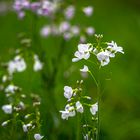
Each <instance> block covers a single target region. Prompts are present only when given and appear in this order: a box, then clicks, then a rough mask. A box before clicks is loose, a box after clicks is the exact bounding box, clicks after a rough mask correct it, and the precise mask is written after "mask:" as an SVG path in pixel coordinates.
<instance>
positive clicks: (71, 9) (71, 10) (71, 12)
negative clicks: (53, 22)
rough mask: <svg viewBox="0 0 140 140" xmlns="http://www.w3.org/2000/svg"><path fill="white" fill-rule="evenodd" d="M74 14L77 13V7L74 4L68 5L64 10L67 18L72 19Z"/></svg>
mask: <svg viewBox="0 0 140 140" xmlns="http://www.w3.org/2000/svg"><path fill="white" fill-rule="evenodd" d="M74 14H75V7H74V6H72V5H70V6H68V7H67V8H66V9H65V11H64V15H65V18H66V19H72V18H73V16H74Z"/></svg>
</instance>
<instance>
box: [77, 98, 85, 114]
mask: <svg viewBox="0 0 140 140" xmlns="http://www.w3.org/2000/svg"><path fill="white" fill-rule="evenodd" d="M76 110H77V112H80V113H83V112H84V108H83V106H82V104H81V103H80V102H79V101H77V102H76Z"/></svg>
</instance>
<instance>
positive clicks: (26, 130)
mask: <svg viewBox="0 0 140 140" xmlns="http://www.w3.org/2000/svg"><path fill="white" fill-rule="evenodd" d="M31 127H32V124H30V123H28V124H23V126H22V128H23V131H24V132H28V130H29V128H31Z"/></svg>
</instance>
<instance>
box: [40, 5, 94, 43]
mask: <svg viewBox="0 0 140 140" xmlns="http://www.w3.org/2000/svg"><path fill="white" fill-rule="evenodd" d="M75 11H76V8H75V7H74V6H73V5H70V6H68V7H66V8H65V9H64V11H62V12H63V13H64V17H62V19H63V20H61V21H60V22H58V23H57V24H55V23H53V24H49V25H45V26H44V27H43V28H42V29H41V31H40V34H41V36H43V37H48V36H50V35H52V36H62V37H63V38H64V39H65V40H70V39H71V38H73V37H80V42H85V40H86V36H92V35H93V34H94V33H95V29H94V28H93V27H91V26H89V27H85V26H83V27H82V26H81V25H80V26H79V24H73V25H72V24H71V23H70V20H71V19H72V18H74V15H75ZM82 11H83V12H84V13H85V15H86V16H89V15H90V16H91V15H92V12H93V8H92V7H90V6H88V7H85V8H83V9H82ZM56 18H57V16H56Z"/></svg>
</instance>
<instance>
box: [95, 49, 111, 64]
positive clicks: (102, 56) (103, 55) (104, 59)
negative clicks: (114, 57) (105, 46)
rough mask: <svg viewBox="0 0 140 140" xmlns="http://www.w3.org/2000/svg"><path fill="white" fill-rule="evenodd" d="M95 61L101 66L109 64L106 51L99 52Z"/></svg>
mask: <svg viewBox="0 0 140 140" xmlns="http://www.w3.org/2000/svg"><path fill="white" fill-rule="evenodd" d="M97 59H98V60H99V61H100V62H101V66H105V65H107V64H108V63H109V62H110V59H109V54H108V53H107V52H106V51H105V52H104V51H102V52H99V53H98V54H97Z"/></svg>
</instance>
